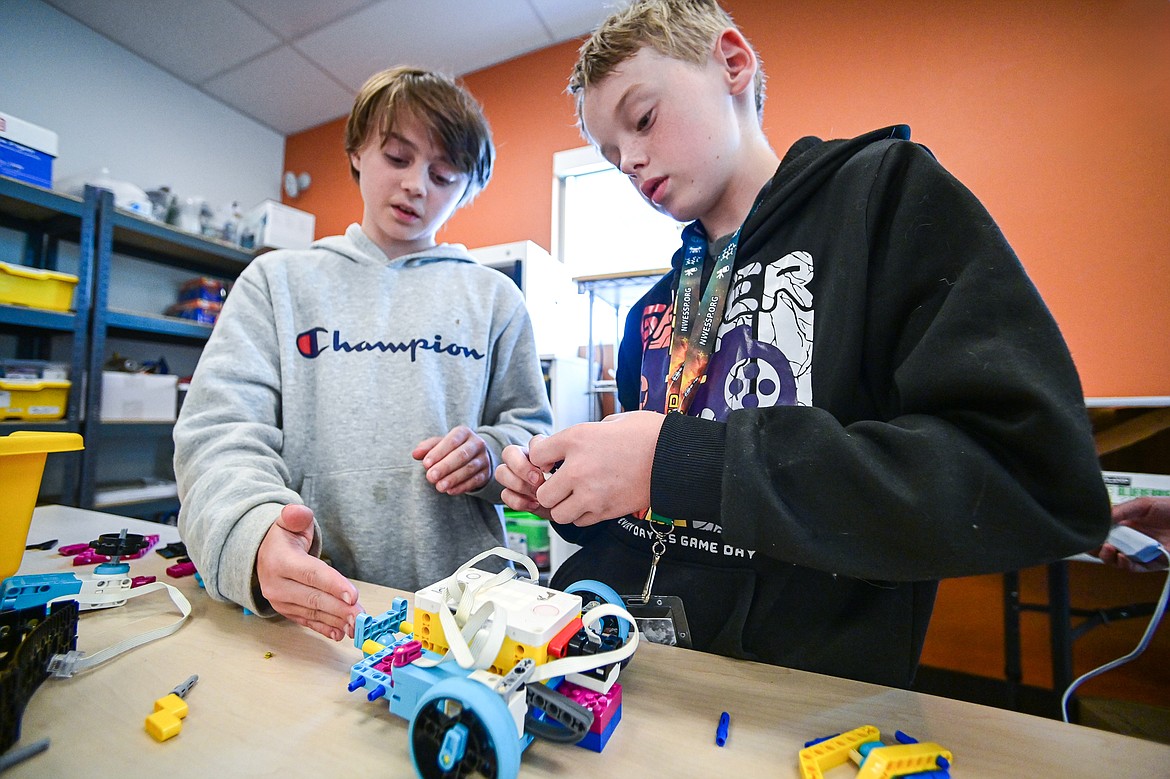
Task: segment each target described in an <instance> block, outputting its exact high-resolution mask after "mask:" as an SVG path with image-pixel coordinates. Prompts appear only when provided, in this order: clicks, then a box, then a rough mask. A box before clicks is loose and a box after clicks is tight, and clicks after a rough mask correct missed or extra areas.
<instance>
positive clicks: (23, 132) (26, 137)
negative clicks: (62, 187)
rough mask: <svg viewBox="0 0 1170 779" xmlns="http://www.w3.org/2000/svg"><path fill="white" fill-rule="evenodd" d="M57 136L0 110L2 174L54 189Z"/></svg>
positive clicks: (0, 170)
mask: <svg viewBox="0 0 1170 779" xmlns="http://www.w3.org/2000/svg"><path fill="white" fill-rule="evenodd" d="M56 158H57V133H55V132H53V131H52V130H46V129H45V128H44V127H38V126H37V125H35V124H33V123H32V122H26V121H24V120H23V119H18V118H16V117H15V116H12V115H11V114H6V113H3V112H2V111H0V175H4V176H8V177H9V178H14V179H17V180H19V181H23V182H25V183H28V184H35V185H36V186H38V187H44V188H45V189H52V188H53V160H55V159H56Z"/></svg>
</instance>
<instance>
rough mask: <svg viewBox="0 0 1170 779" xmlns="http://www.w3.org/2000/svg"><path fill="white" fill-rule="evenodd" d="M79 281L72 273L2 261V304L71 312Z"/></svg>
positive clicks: (0, 274) (0, 287)
mask: <svg viewBox="0 0 1170 779" xmlns="http://www.w3.org/2000/svg"><path fill="white" fill-rule="evenodd" d="M77 280H78V279H77V277H76V276H74V275H73V274H71V273H58V272H57V271H54V270H41V269H40V268H29V267H27V266H25V265H13V264H12V263H8V262H0V303H7V304H9V305H15V306H28V307H29V308H46V309H49V310H50V311H68V310H69V309H70V308H71V307H72V305H73V289H74V287H76V286H77Z"/></svg>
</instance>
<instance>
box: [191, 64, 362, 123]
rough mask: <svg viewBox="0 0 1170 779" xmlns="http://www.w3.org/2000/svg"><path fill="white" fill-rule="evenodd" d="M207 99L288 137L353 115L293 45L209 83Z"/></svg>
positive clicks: (349, 97)
mask: <svg viewBox="0 0 1170 779" xmlns="http://www.w3.org/2000/svg"><path fill="white" fill-rule="evenodd" d="M203 88H204V89H205V90H207V92H208V94H210V95H212V96H213V97H216V98H218V99H219V100H222V101H223V102H225V103H227V104H228V105H230V106H233V107H234V108H236V109H237V110H238V111H240V112H242V113H244V114H247V115H248V116H251V117H252V118H253V119H256V120H257V121H259V122H262V123H263V124H266V125H268V126H269V127H271V128H272V129H274V130H276V131H277V132H279V133H281V134H284V135H291V134H292V133H298V132H301V131H302V130H307V129H309V128H310V127H315V126H317V125H319V124H321V123H322V122H327V121H329V120H331V119H336V118H337V117H339V116H344V115H345V114H348V113H349V109H350V106H351V105H352V104H353V93H352V92H349V91H347V90H345V89H344V88H342V87H341V86H339V85H338V84H337V83H336V82H334V81H333V80H332V79H330V78H329V77H328V76H326V75H325V74H324V73H322V72H321V71H320V70H318V69H317V68H316V67H315V66H314V65H313V64H312V63H311V62H309V61H308V60H306V59H305V58H304V57H302V56H301V55H300V54H298V53H297V52H295V51H293V50H292V49H291V48H290V47H288V46H282V47H280V48H279V49H276V50H275V51H272V52H269V53H268V54H265V55H264V56H262V57H258V58H257V59H255V60H252V61H251V62H249V63H247V64H246V65H242V66H240V67H239V68H236V69H234V70H232V71H229V72H228V73H224V74H223V75H222V76H218V77H217V78H214V79H212V80H211V81H208V82H207V83H206V84H204V87H203Z"/></svg>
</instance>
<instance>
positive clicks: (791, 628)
mask: <svg viewBox="0 0 1170 779" xmlns="http://www.w3.org/2000/svg"><path fill="white" fill-rule="evenodd" d="M688 229H697V225H695V226H692V227H689V228H688ZM681 257H682V253H681V251H680V252H678V253H676V254H675V257H674V262H673V269H672V271H671V272H670V273H669V274H667V275H666V276H665V277H664V278H663V279H661V280H660V281H659V282H658V283H657V284H656V285H655V286H654V287H653V288H652V289H651V290H650V291H649V292H648V293H647V294H646V295H645V296H643V298H642V299H641V300H640V301H639V302H638V303H637V304H635V306H634V307H633V309H632V310H631V312H630V315H629V318H628V319H627V322H626V331H625V337H624V339H623V341H622V344H621V347H620V353H619V360H618V374H617V378H618V388H619V393H620V399H621V402H622V406H623V407H624V408H626V409H634V408H641V407H643V406H644V407H645V408H649V409H654V410H661V409H662V401H661V398H662V394H663V390H662V386H663V383H664V380H665V375H666V372H667V366H666V363H667V361H668V360H669V356H668V353H669V346H670V334H671V324H672V320H673V298H674V294H675V290H676V289H677V285H678V272H679V264H680V262H681ZM710 265H711V260H710V258H708V261H707V268H708V272H709V269H710ZM651 502H652V505H653V507H654V510H655V512H656V513H658V514H662V515H664V516H667V517H671V518H673V519H674V520H675V529H674V532H673V534H672V535H671V536H670V540H669V542H668V544H667V551H666V554H665V555H664V556H663V558H662V561H661V563H660V564H659V567H658V572H657V579H656V581H655V586H654V592H655V593H656V594H659V595H676V596H680V597H681V598H682V600H683V603H684V606H685V610H686V615H687V619H688V621H689V622H690V627H691V634H692V639H693V642H694V647H695V648H696V649H701V650H706V651H711V652H717V653H720V654H726V655H730V656H733V657H743V658H748V659H753V660H760V661H764V662H768V663H775V664H778V665H784V666H789V667H793V668H800V669H805V670H810V671H816V672H820V673H827V674H832V675H836V676H846V677H851V678H855V679H861V680H865V681H873V682H878V683H882V684H888V685H894V686H907V685H909V684H910V683H911V681H912V680H913V676H914V671H915V669H916V667H917V664H918V657H919V654H920V652H921V649H922V643H923V639H924V638H925V635H926V628H927V625H928V623H929V620H930V614H931V610H932V608H933V603H934V595H935V591H936V588H937V580H939V579H941V578H945V577H956V576H969V575H975V574H985V573H991V572H997V571H1007V570H1013V569H1018V568H1023V567H1027V566H1032V565H1037V564H1042V563H1047V562H1051V561H1053V560H1057V559H1060V558H1062V557H1065V556H1067V555H1071V554H1074V553H1076V552H1081V551H1084V550H1086V549H1088V548H1091V547H1094V546H1096V545H1098V544H1099V543H1100V541H1101V540H1102V539H1103V538H1104V535H1105V533H1106V531H1107V529H1108V527H1109V500H1108V496H1107V494H1106V491H1105V487H1104V484H1103V482H1102V479H1101V473H1100V466H1099V464H1098V461H1097V457H1096V452H1095V449H1094V445H1093V440H1092V434H1091V429H1090V426H1089V421H1088V417H1087V414H1086V412H1085V407H1084V398H1083V396H1082V392H1081V387H1080V381H1079V379H1078V377H1077V373H1076V370H1075V368H1074V366H1073V363H1072V359H1071V357H1070V355H1069V352H1068V349H1067V347H1066V346H1065V344H1064V341H1063V339H1062V338H1061V335H1060V332H1059V330H1058V328H1057V326H1056V323H1055V322H1054V320H1053V319H1052V317H1051V315H1050V314H1049V312H1048V310H1047V308H1046V306H1045V305H1044V302H1043V301H1042V300H1041V299H1040V296H1039V294H1038V293H1037V291H1036V289H1035V288H1034V286H1033V285H1032V283H1031V281H1030V280H1029V279H1028V277H1027V274H1026V273H1025V271H1024V269H1023V268H1022V267H1021V265H1020V263H1019V261H1018V259H1017V258H1016V256H1015V254H1014V253H1013V251H1012V249H1011V247H1010V246H1009V245H1008V243H1007V241H1006V240H1005V239H1004V237H1003V235H1002V234H1001V232H1000V231H999V229H998V227H997V226H996V225H995V223H994V221H993V220H992V218H991V216H990V215H989V214H988V213H987V211H986V210H985V209H984V208H983V206H982V205H981V204H980V203H979V201H978V200H977V199H976V198H975V196H974V195H973V194H971V192H970V191H969V190H967V189H966V188H965V187H964V186H963V185H962V184H961V183H960V182H958V181H957V180H956V179H955V178H954V177H953V176H951V175H950V174H949V173H947V171H946V170H944V169H943V168H942V167H941V166H940V165H939V164H938V162H937V161H936V160H935V159H934V157H933V156H932V155H931V154H930V152H929V151H927V150H926V149H925V148H923V147H922V146H919V145H918V144H915V143H911V142H910V141H909V128H908V127H905V126H901V125H900V126H896V127H891V128H887V129H884V130H878V131H875V132H872V133H869V134H867V135H863V136H860V137H858V138H855V139H852V140H840V141H829V142H825V141H821V140H819V139H817V138H804V139H802V140H800V141H798V142H797V143H796V144H794V145H793V146H792V148H791V149H790V150H789V151H788V153H787V154H786V155H785V157H784V160H783V161H782V162H781V164H780V167H779V168H778V169H777V171H776V173H775V176H774V177H773V178H772V180H771V182H770V183H769V185H768V186H767V187H766V188H765V190H764V192H763V193H762V194H761V196H760V199H759V201H758V202H757V207H756V209H755V210H754V211H753V213H752V215H751V216H750V217H749V218H748V220H747V221H746V222H745V223H744V225H743V228H742V235H741V238H740V243H739V247H738V251H737V254H736V259H735V264H734V276H733V282H732V286H731V291H730V295H729V298H728V302H727V306H726V309H725V310H724V315H723V320H722V322H721V325H720V328H719V339H718V342H717V344H716V350H715V352H714V354H713V355H712V358H711V362H710V364H709V366H708V368H707V373H706V382H705V383H704V384H703V385H702V386H701V387H700V388H699V389H698V390H696V392H695V398H694V401H693V403H692V405H691V408H690V410H689V411H688V414H687V415H682V414H677V413H672V414H669V415H668V416H667V419H666V421H665V422H664V424H663V427H662V432H661V434H660V436H659V439H658V445H657V451H656V453H655V458H654V468H653V475H652V480H651ZM557 529H558V531H560V532H561V534H562V535H563V536H565V537H566V538H567V539H568V540H570V541H573V542H575V543H578V544H581V545H583V546H584V550H583V551H582V552H579V553H577V554H576V555H574V556H573V557H571V558H569V559H568V560H567V561H566V562H565V563H564V564H563V565H562V567H561V568H560V569H559V570H558V572H557V575H556V577H555V579H554V582H553V584H554V586H558V587H565V586H567V585H568V584H570V583H571V582H573V581H576V580H578V579H600V580H602V581H604V582H606V583H607V584H609V585H610V586H612V587H613V588H614V589H615V590H616V591H617V592H618V593H621V594H627V593H636V592H640V591H641V588H642V584H643V582H644V581H645V578H646V574H647V571H648V568H649V560H650V558H649V554H648V549H649V546H650V541H651V535H650V533H649V532H648V530H647V523H646V522H645V521H637V520H634V519H633V518H630V517H626V518H620V519H617V520H614V521H609V522H603V523H601V524H599V525H595V526H593V527H590V528H586V529H579V528H575V527H572V526H569V527H560V526H558V527H557Z"/></svg>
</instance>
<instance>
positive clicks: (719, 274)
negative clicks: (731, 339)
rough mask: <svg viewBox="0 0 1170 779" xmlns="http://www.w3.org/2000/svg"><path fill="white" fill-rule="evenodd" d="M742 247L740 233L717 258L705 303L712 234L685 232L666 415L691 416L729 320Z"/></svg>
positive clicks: (693, 229)
mask: <svg viewBox="0 0 1170 779" xmlns="http://www.w3.org/2000/svg"><path fill="white" fill-rule="evenodd" d="M740 229H742V227H741V228H740ZM738 245H739V229H737V230H736V231H735V235H733V236H732V237H731V241H730V242H729V243H728V244H727V246H725V247H724V248H723V251H721V252H720V253H719V256H718V257H717V258H716V260H715V267H714V268H713V269H712V271H711V278H710V279H709V280H708V281H707V288H706V289H705V290H703V293H702V299H701V300H699V299H698V298H699V286H700V285H701V284H702V281H703V260H704V259H705V258H706V256H707V235H706V233H704V232H703V229H702V226H701V225H699V223H698V222H696V223H694V224H692V225H690V226H689V227H688V228H687V229H686V230H684V231H683V261H682V266H681V268H680V269H679V279H678V292H677V293H676V294H675V298H674V333H673V334H672V335H671V339H670V372H669V373H668V374H667V376H666V385H667V386H666V408H665V409H664V412H666V413H669V412H671V411H679V412H682V413H683V414H685V413H687V409H689V408H690V406H691V401H692V400H693V399H694V395H693V392H694V390H695V388H696V387H698V385H699V384H701V383H702V381H703V377H704V376H705V374H706V372H707V363H708V362H709V361H710V359H711V352H712V351H714V349H715V334H716V332H715V331H716V329H717V327H718V325H719V321H720V320H721V319H722V318H723V307H724V305H725V304H726V302H727V291H728V289H729V288H730V287H731V265H732V263H733V262H734V261H735V249H736V247H737V246H738ZM696 304H697V308H696Z"/></svg>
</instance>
